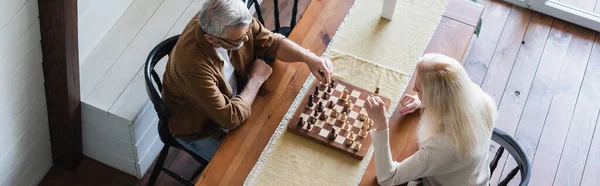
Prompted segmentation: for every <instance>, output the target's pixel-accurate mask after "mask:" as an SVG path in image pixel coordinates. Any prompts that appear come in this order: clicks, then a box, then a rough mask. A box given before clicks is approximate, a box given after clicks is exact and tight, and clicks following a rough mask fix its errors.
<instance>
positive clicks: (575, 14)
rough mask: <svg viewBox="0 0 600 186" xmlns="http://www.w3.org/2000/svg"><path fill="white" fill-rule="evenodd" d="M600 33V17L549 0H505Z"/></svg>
mask: <svg viewBox="0 0 600 186" xmlns="http://www.w3.org/2000/svg"><path fill="white" fill-rule="evenodd" d="M503 1H506V2H509V3H512V4H515V5H518V6H521V7H524V8H528V9H531V10H534V11H537V12H540V13H543V14H547V15H550V16H552V17H555V18H558V19H562V20H565V21H567V22H571V23H574V24H577V25H580V26H583V27H586V28H589V29H592V30H595V31H599V32H600V15H595V14H593V13H588V12H585V11H583V10H579V9H576V8H573V7H571V6H569V5H566V4H562V3H560V2H553V1H549V0H503Z"/></svg>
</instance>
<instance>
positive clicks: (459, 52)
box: [407, 17, 474, 90]
mask: <svg viewBox="0 0 600 186" xmlns="http://www.w3.org/2000/svg"><path fill="white" fill-rule="evenodd" d="M441 24H446V25H441ZM441 24H440V25H438V27H437V28H436V29H435V31H434V33H433V35H432V36H431V39H430V43H428V44H427V47H426V48H425V52H437V53H440V54H444V55H447V56H449V57H452V58H454V59H462V58H463V56H464V54H465V53H466V49H467V47H468V46H469V42H464V41H470V40H471V38H472V37H473V33H471V34H466V33H468V31H472V30H474V27H472V26H469V25H466V24H464V23H461V22H458V21H455V20H453V19H450V18H447V17H442V19H441ZM458 33H460V34H458ZM434 41H435V42H434ZM438 41H443V42H438ZM413 76H414V75H413ZM407 90H408V88H407Z"/></svg>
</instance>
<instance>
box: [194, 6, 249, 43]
mask: <svg viewBox="0 0 600 186" xmlns="http://www.w3.org/2000/svg"><path fill="white" fill-rule="evenodd" d="M198 22H199V23H200V27H201V28H202V30H203V31H204V32H205V33H207V34H211V35H215V36H218V37H225V30H226V29H227V28H235V27H240V26H246V25H249V24H250V22H252V15H251V14H250V11H248V8H246V5H245V3H244V2H243V1H241V0H207V2H206V3H204V5H203V6H202V9H201V10H200V14H199V15H198Z"/></svg>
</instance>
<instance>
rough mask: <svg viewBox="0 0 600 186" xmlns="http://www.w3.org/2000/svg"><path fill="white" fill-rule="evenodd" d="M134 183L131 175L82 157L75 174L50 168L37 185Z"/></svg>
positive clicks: (134, 180) (54, 167)
mask: <svg viewBox="0 0 600 186" xmlns="http://www.w3.org/2000/svg"><path fill="white" fill-rule="evenodd" d="M136 182H137V178H135V177H133V176H131V175H128V174H124V173H122V172H120V171H118V170H116V169H114V168H112V167H109V166H106V165H104V164H102V163H100V162H98V161H96V160H93V159H90V158H88V157H84V158H83V160H82V161H81V164H80V166H79V167H78V169H77V172H70V171H66V170H64V169H61V168H60V167H57V166H56V165H54V166H52V168H50V170H49V171H48V173H47V174H46V175H45V176H44V178H43V179H42V181H41V182H40V183H39V185H41V186H46V185H47V186H52V185H134V184H135V183H136Z"/></svg>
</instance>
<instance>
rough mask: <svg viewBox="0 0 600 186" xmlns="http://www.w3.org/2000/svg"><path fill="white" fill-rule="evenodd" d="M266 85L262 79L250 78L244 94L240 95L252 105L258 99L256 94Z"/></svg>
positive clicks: (243, 91)
mask: <svg viewBox="0 0 600 186" xmlns="http://www.w3.org/2000/svg"><path fill="white" fill-rule="evenodd" d="M263 83H264V80H261V79H260V78H250V80H249V81H248V83H247V84H246V87H245V88H244V90H242V93H240V97H242V98H243V99H244V100H246V101H248V103H249V104H250V105H252V103H253V102H254V98H256V94H257V93H258V89H260V86H262V84H263Z"/></svg>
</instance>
